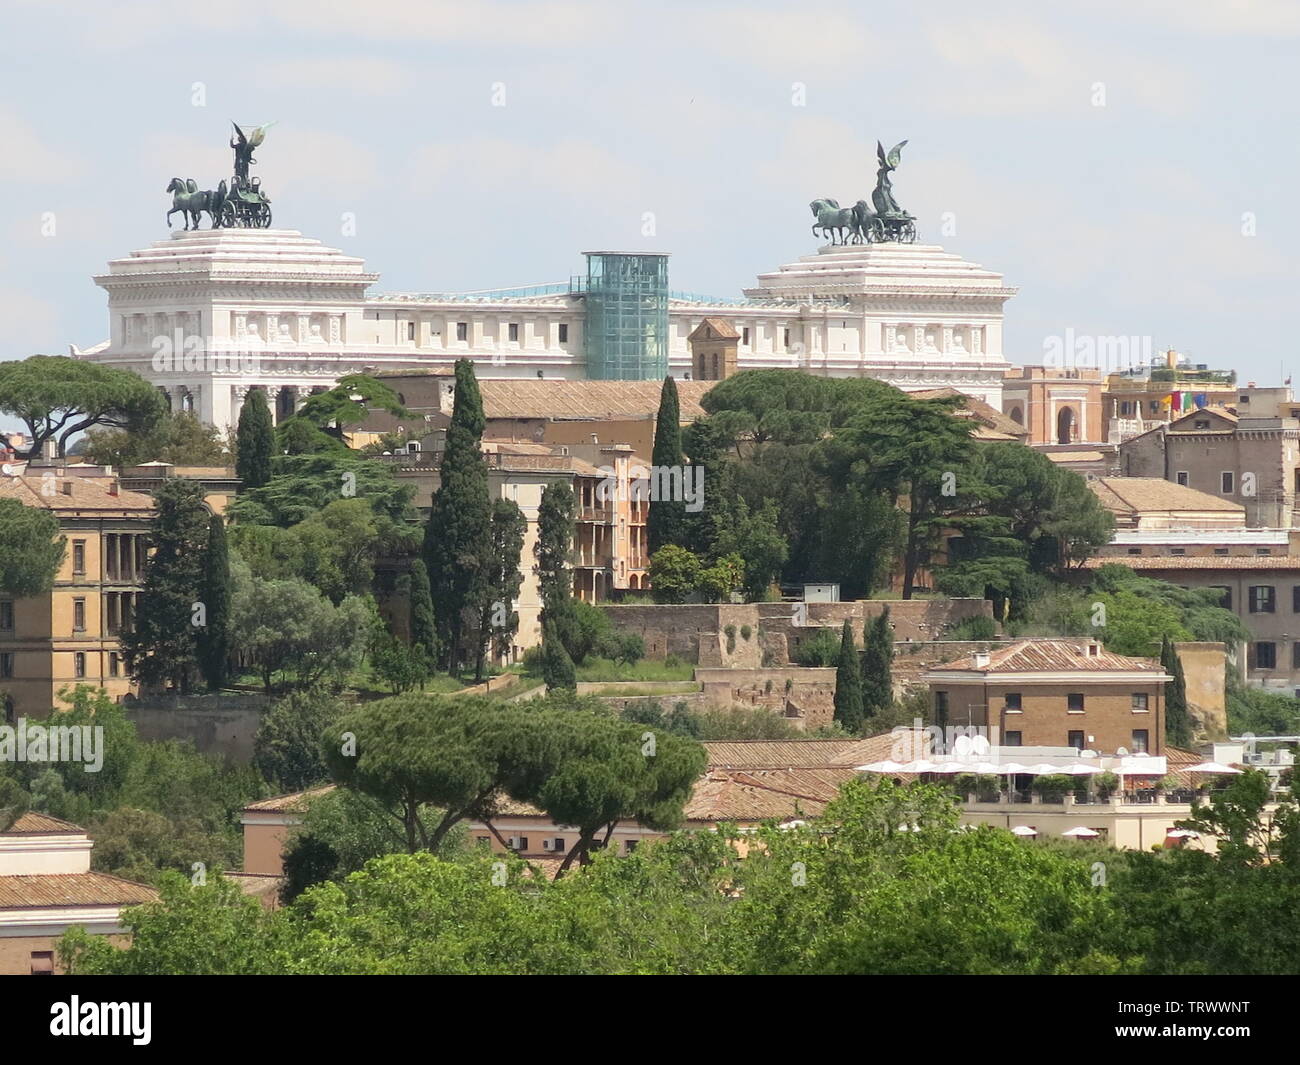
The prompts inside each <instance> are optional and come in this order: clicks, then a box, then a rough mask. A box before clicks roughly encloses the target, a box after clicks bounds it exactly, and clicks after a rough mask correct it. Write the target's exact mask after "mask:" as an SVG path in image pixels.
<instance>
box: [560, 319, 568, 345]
mask: <svg viewBox="0 0 1300 1065" xmlns="http://www.w3.org/2000/svg"><path fill="white" fill-rule="evenodd" d="M568 342H569V323H568V322H561V323H560V343H561V344H567V343H568Z"/></svg>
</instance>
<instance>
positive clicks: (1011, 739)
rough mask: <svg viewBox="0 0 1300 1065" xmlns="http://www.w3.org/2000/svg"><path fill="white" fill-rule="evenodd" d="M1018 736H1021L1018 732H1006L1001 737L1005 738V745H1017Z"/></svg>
mask: <svg viewBox="0 0 1300 1065" xmlns="http://www.w3.org/2000/svg"><path fill="white" fill-rule="evenodd" d="M1020 737H1021V733H1020V732H1008V733H1007V734H1006V735H1005V736H1004V737H1003V738H1004V739H1005V740H1006V746H1008V747H1019V746H1020Z"/></svg>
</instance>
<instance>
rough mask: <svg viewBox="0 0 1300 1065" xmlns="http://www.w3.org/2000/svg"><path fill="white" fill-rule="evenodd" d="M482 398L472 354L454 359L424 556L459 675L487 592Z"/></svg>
mask: <svg viewBox="0 0 1300 1065" xmlns="http://www.w3.org/2000/svg"><path fill="white" fill-rule="evenodd" d="M483 426H484V419H483V399H482V396H481V395H480V393H479V387H478V381H477V379H476V378H475V376H474V364H473V362H472V361H471V360H469V359H458V360H457V361H456V398H455V401H454V403H453V406H452V414H451V422H450V424H449V425H448V427H447V446H446V450H445V451H444V452H443V456H442V467H441V471H440V474H439V485H438V490H437V492H435V493H434V496H433V504H432V506H431V508H430V510H429V522H428V524H427V525H426V526H425V534H424V561H425V565H427V566H428V567H429V581H430V583H431V584H432V586H433V600H434V604H435V607H436V609H437V618H438V630H439V632H438V634H439V637H440V640H441V643H442V646H443V647H444V648H445V650H446V654H447V655H448V669H449V671H450V672H452V673H453V674H456V675H459V673H460V670H461V660H462V655H463V654H464V651H465V644H464V636H465V633H466V630H467V625H472V624H473V620H474V619H473V616H472V615H473V613H474V611H475V609H476V608H477V607H478V606H479V604H481V603H482V602H483V601H484V599H485V598H486V597H487V595H488V594H489V571H490V560H491V545H492V505H491V502H490V501H489V498H488V477H487V463H486V462H485V461H484V459H483V455H482V452H481V450H480V441H481V439H482V436H483Z"/></svg>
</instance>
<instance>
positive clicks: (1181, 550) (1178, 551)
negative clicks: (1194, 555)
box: [1169, 547, 1187, 555]
mask: <svg viewBox="0 0 1300 1065" xmlns="http://www.w3.org/2000/svg"><path fill="white" fill-rule="evenodd" d="M1169 553H1170V554H1171V555H1185V554H1187V548H1185V547H1171V548H1170V549H1169Z"/></svg>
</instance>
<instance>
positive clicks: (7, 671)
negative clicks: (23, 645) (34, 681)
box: [0, 651, 14, 677]
mask: <svg viewBox="0 0 1300 1065" xmlns="http://www.w3.org/2000/svg"><path fill="white" fill-rule="evenodd" d="M13 675H14V653H13V652H12V651H5V652H3V653H0V677H12V676H13Z"/></svg>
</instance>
